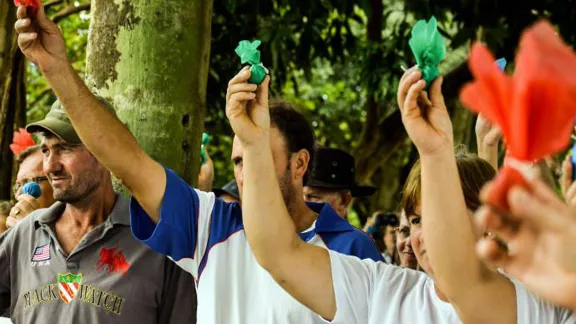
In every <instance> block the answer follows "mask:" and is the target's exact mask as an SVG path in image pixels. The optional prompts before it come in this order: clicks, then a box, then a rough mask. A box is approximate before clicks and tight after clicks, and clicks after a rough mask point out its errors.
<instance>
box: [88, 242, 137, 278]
mask: <svg viewBox="0 0 576 324" xmlns="http://www.w3.org/2000/svg"><path fill="white" fill-rule="evenodd" d="M96 266H97V268H96V271H100V270H102V268H104V266H107V267H108V270H107V271H108V273H112V272H120V273H122V275H126V272H128V269H129V268H130V263H128V262H126V258H125V257H124V253H122V251H120V249H118V248H115V247H114V248H109V249H107V248H102V249H101V250H100V260H98V263H96Z"/></svg>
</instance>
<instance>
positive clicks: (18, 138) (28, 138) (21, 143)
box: [10, 128, 36, 155]
mask: <svg viewBox="0 0 576 324" xmlns="http://www.w3.org/2000/svg"><path fill="white" fill-rule="evenodd" d="M34 145H36V143H35V142H34V139H33V138H32V135H30V133H28V132H27V131H26V130H25V129H24V128H20V130H19V131H18V132H15V133H14V140H13V141H12V144H10V150H12V153H14V155H18V154H20V153H21V152H22V151H24V150H25V149H27V148H29V147H30V146H34Z"/></svg>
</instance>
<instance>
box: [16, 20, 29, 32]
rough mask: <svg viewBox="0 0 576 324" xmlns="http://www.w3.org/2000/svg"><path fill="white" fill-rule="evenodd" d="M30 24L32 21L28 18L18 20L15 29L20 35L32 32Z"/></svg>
mask: <svg viewBox="0 0 576 324" xmlns="http://www.w3.org/2000/svg"><path fill="white" fill-rule="evenodd" d="M30 24H31V21H30V19H28V18H25V19H18V20H16V22H15V23H14V29H15V30H16V32H17V33H18V34H21V33H26V32H30V31H31V30H30V29H31V28H30Z"/></svg>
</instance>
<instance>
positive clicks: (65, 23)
mask: <svg viewBox="0 0 576 324" xmlns="http://www.w3.org/2000/svg"><path fill="white" fill-rule="evenodd" d="M65 5H66V4H61V5H56V6H53V7H51V8H50V10H49V11H48V15H49V16H52V15H54V14H55V13H57V12H60V11H61V10H62V9H63V8H64V6H65ZM89 25H90V15H89V13H87V12H80V13H78V14H74V15H71V16H69V17H67V18H66V19H63V20H62V21H60V23H59V26H60V29H61V30H62V33H63V34H64V38H65V40H66V46H67V49H68V52H67V55H68V58H69V59H70V61H71V62H73V66H74V68H75V69H76V71H78V72H79V73H80V74H82V75H83V74H84V71H85V67H86V45H87V43H88V27H89ZM26 68H27V69H26V73H27V74H26V100H27V103H28V112H27V119H28V122H29V123H30V122H34V121H37V120H40V119H42V118H43V117H44V116H45V115H46V113H47V112H48V110H49V108H50V105H51V104H52V102H54V100H56V97H55V96H54V95H53V94H52V92H51V91H50V88H49V87H48V84H47V83H46V81H45V80H44V78H43V77H42V75H41V73H40V71H39V70H38V69H37V68H36V67H35V66H34V65H33V64H32V63H30V62H28V63H27V66H26Z"/></svg>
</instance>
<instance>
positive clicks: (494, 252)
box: [476, 238, 512, 268]
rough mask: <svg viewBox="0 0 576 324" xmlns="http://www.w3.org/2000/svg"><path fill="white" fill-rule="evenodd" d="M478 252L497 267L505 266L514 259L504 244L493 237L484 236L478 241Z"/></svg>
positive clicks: (488, 262)
mask: <svg viewBox="0 0 576 324" xmlns="http://www.w3.org/2000/svg"><path fill="white" fill-rule="evenodd" d="M476 254H477V255H478V256H479V257H480V258H481V259H482V260H484V262H485V263H486V264H488V265H490V266H492V267H495V268H504V267H506V266H507V265H508V264H509V263H510V261H511V260H512V258H511V257H510V256H509V255H508V253H507V251H506V250H505V249H504V248H503V246H502V245H501V244H498V242H496V241H495V240H494V239H491V238H482V239H480V240H479V241H478V243H476Z"/></svg>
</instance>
